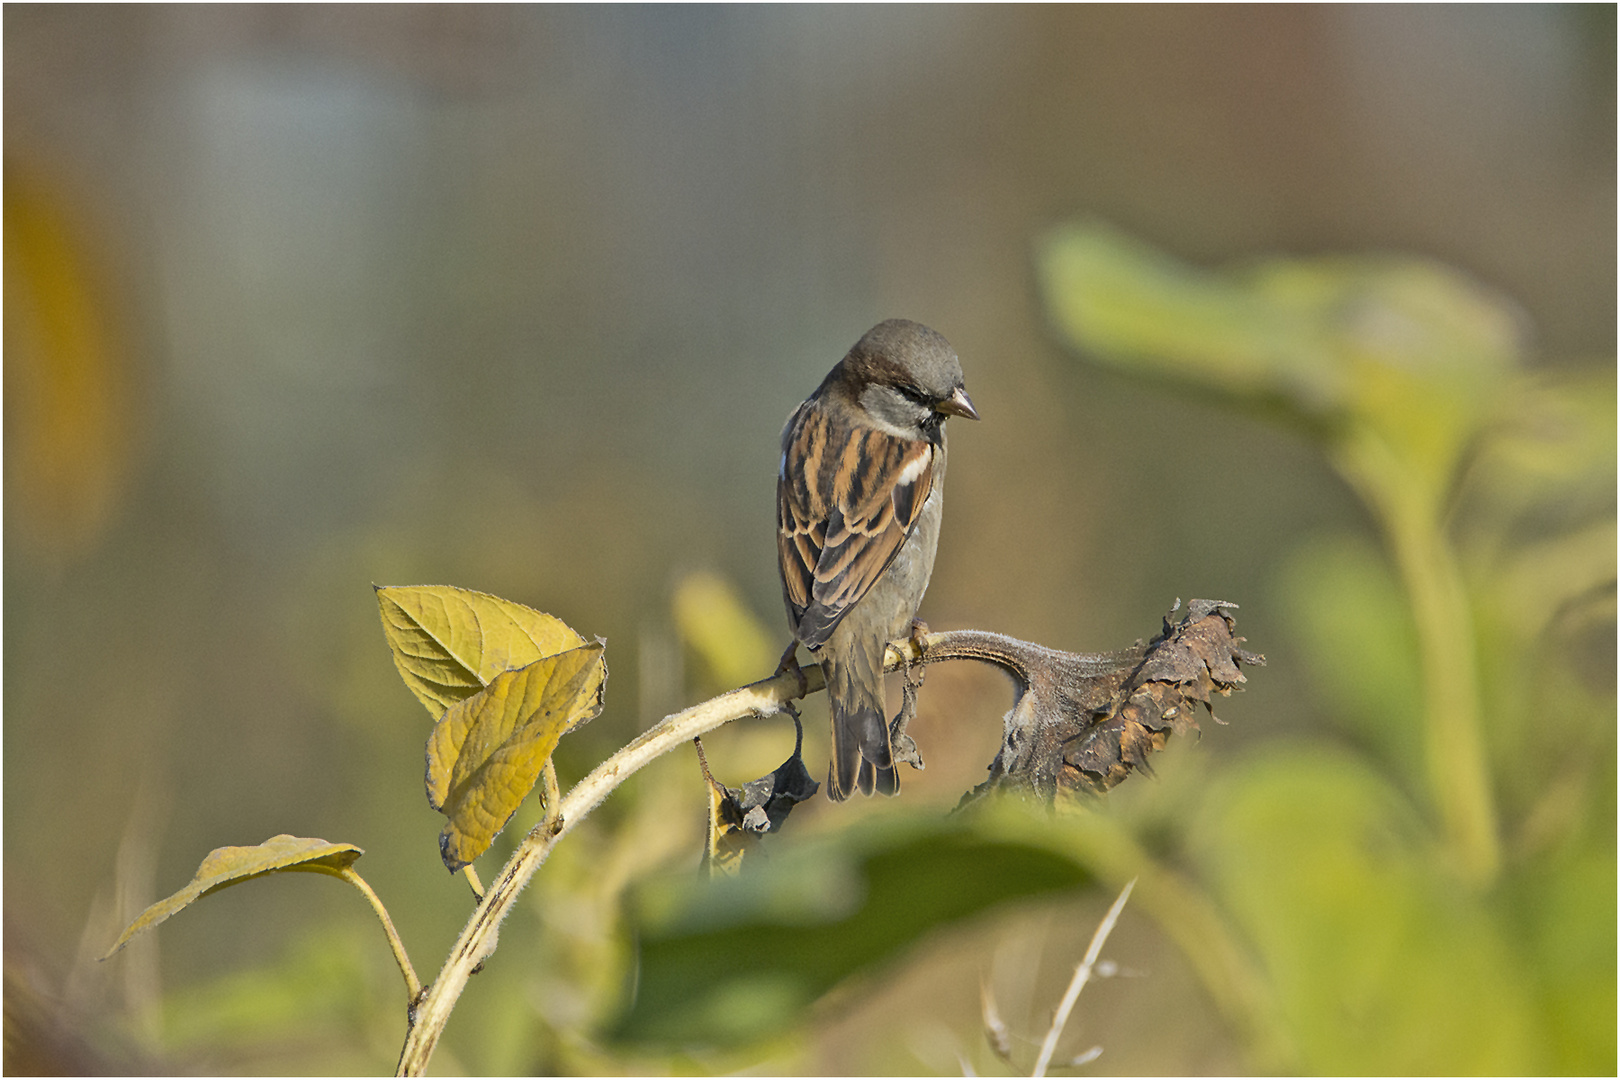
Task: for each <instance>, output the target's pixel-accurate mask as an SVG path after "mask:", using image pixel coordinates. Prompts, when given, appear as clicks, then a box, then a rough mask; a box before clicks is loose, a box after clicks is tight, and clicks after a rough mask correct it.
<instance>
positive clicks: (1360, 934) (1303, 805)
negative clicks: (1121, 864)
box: [1189, 749, 1546, 1075]
mask: <svg viewBox="0 0 1620 1080" xmlns="http://www.w3.org/2000/svg"><path fill="white" fill-rule="evenodd" d="M1425 832H1426V829H1425V826H1424V824H1423V822H1422V821H1421V819H1420V818H1419V816H1418V815H1417V814H1416V813H1415V812H1414V810H1413V809H1412V808H1411V807H1410V806H1408V805H1407V804H1406V803H1405V801H1404V800H1403V799H1402V798H1401V796H1400V795H1399V793H1398V792H1396V791H1395V789H1394V788H1393V787H1392V786H1391V785H1390V784H1388V783H1387V782H1386V781H1385V780H1384V779H1383V778H1382V777H1380V776H1378V775H1377V774H1375V773H1373V772H1372V771H1370V770H1369V769H1367V768H1366V767H1365V766H1363V765H1361V764H1360V763H1358V762H1356V761H1355V760H1354V759H1351V758H1348V757H1345V756H1340V755H1337V754H1334V753H1328V752H1323V751H1306V750H1303V749H1299V750H1274V751H1272V752H1271V753H1269V754H1267V755H1265V756H1264V757H1263V758H1260V759H1259V760H1257V761H1254V762H1252V763H1250V764H1248V765H1246V766H1242V767H1239V768H1237V769H1235V770H1233V771H1232V772H1230V773H1228V774H1227V775H1226V776H1225V777H1224V778H1223V779H1222V780H1221V781H1220V782H1219V783H1218V784H1217V785H1216V786H1215V787H1214V789H1213V791H1212V795H1211V798H1210V801H1209V804H1208V806H1207V808H1206V810H1205V812H1204V813H1203V814H1202V815H1200V818H1199V823H1198V828H1197V830H1196V834H1195V835H1194V837H1193V838H1192V842H1191V844H1190V845H1189V850H1192V851H1194V852H1196V853H1197V855H1198V857H1199V859H1200V861H1201V863H1202V864H1203V867H1204V871H1205V875H1206V877H1207V878H1208V879H1209V880H1210V881H1211V882H1212V883H1213V884H1214V887H1215V889H1216V892H1217V894H1218V896H1219V897H1220V899H1221V901H1222V902H1223V906H1224V907H1225V908H1226V909H1227V910H1228V911H1229V912H1230V913H1231V915H1232V916H1233V918H1234V919H1235V921H1236V923H1237V924H1238V926H1239V927H1240V928H1241V929H1242V931H1243V932H1244V933H1245V934H1246V935H1247V936H1248V938H1249V940H1250V941H1251V942H1252V943H1253V945H1254V947H1255V949H1256V950H1257V952H1258V954H1259V956H1260V958H1261V960H1262V962H1263V963H1264V965H1265V967H1266V969H1267V970H1268V972H1269V974H1270V976H1271V979H1272V982H1273V984H1274V986H1275V988H1276V1000H1277V1001H1278V1002H1279V1003H1280V1006H1281V1009H1282V1013H1283V1020H1284V1022H1285V1023H1286V1024H1287V1025H1288V1027H1289V1028H1290V1029H1291V1031H1292V1034H1293V1038H1294V1041H1295V1044H1296V1045H1297V1046H1298V1048H1299V1051H1300V1054H1301V1058H1302V1062H1303V1068H1304V1071H1306V1072H1309V1073H1326V1074H1348V1075H1391V1074H1393V1075H1431V1074H1450V1075H1475V1074H1481V1073H1491V1074H1497V1073H1509V1074H1516V1073H1532V1074H1533V1073H1539V1072H1543V1071H1545V1067H1546V1057H1545V1052H1546V1046H1545V1043H1544V1041H1543V1033H1542V1031H1541V1029H1540V1025H1539V1024H1538V1022H1537V1021H1538V1017H1537V1015H1536V1010H1535V1007H1534V1003H1533V1000H1532V998H1531V995H1530V993H1529V990H1528V987H1527V982H1528V980H1527V978H1526V975H1527V973H1526V972H1525V971H1524V970H1522V969H1521V967H1520V965H1519V963H1518V962H1517V958H1516V955H1515V953H1514V951H1513V950H1512V949H1511V948H1510V947H1509V945H1508V942H1507V941H1506V940H1505V939H1504V936H1503V932H1502V927H1501V925H1500V923H1499V921H1498V920H1497V919H1496V918H1495V917H1494V914H1495V913H1494V911H1493V910H1492V908H1491V906H1490V905H1489V903H1488V902H1487V901H1486V900H1484V899H1482V898H1481V897H1480V896H1479V895H1478V894H1477V893H1473V892H1471V891H1469V890H1468V889H1467V888H1466V887H1464V886H1463V885H1462V884H1460V882H1459V881H1458V880H1457V878H1456V876H1455V874H1454V873H1453V872H1452V871H1451V870H1450V869H1449V868H1448V867H1447V866H1446V864H1445V860H1444V857H1443V855H1442V854H1441V852H1440V851H1439V850H1438V849H1436V848H1435V847H1433V846H1432V841H1428V840H1426V839H1424V834H1425Z"/></svg>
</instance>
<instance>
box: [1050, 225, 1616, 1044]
mask: <svg viewBox="0 0 1620 1080" xmlns="http://www.w3.org/2000/svg"><path fill="white" fill-rule="evenodd" d="M1039 262H1040V273H1041V281H1042V285H1043V288H1044V290H1045V294H1046V299H1047V304H1048V309H1049V311H1050V312H1051V315H1052V318H1053V321H1054V323H1055V324H1056V326H1057V329H1058V330H1059V332H1060V333H1061V334H1062V335H1063V336H1064V337H1065V338H1066V340H1067V341H1068V342H1069V343H1070V345H1071V346H1072V347H1073V348H1075V349H1076V350H1077V351H1078V352H1079V353H1080V354H1082V355H1083V356H1085V357H1086V358H1087V359H1089V360H1091V361H1093V362H1097V363H1101V364H1106V365H1109V366H1113V367H1116V368H1119V369H1121V370H1123V371H1126V372H1128V373H1130V374H1132V375H1140V376H1143V377H1147V378H1151V379H1156V380H1160V381H1162V382H1167V383H1171V384H1179V385H1182V386H1185V387H1187V388H1189V389H1191V390H1193V391H1194V392H1197V393H1201V394H1208V393H1211V392H1213V393H1215V394H1218V395H1221V396H1224V397H1227V398H1229V399H1230V400H1232V401H1233V402H1234V403H1237V404H1239V405H1241V406H1243V407H1250V408H1259V409H1261V410H1263V411H1265V412H1267V413H1268V414H1271V415H1275V416H1278V417H1280V418H1282V419H1284V420H1286V421H1290V422H1293V423H1294V424H1296V425H1297V426H1298V427H1299V428H1300V429H1301V430H1303V431H1305V432H1307V433H1308V435H1309V437H1311V438H1313V439H1314V440H1315V441H1316V442H1317V443H1318V445H1319V446H1320V447H1321V448H1322V450H1323V451H1324V453H1326V455H1327V456H1328V458H1329V460H1330V461H1331V462H1332V463H1333V465H1334V466H1335V467H1336V468H1337V470H1338V471H1339V472H1340V474H1341V475H1342V476H1343V477H1344V478H1345V480H1346V482H1347V483H1349V485H1350V486H1351V487H1352V488H1353V489H1354V490H1355V491H1356V493H1357V494H1358V495H1359V496H1360V497H1361V499H1362V500H1363V501H1364V502H1365V503H1366V504H1367V506H1368V509H1369V510H1370V511H1371V512H1372V515H1373V519H1374V520H1375V522H1376V523H1377V525H1378V526H1379V529H1380V535H1379V540H1380V541H1381V543H1380V545H1379V546H1374V545H1373V544H1372V543H1370V542H1369V541H1368V540H1367V539H1366V538H1364V537H1361V536H1351V535H1341V536H1327V537H1321V538H1319V539H1318V540H1317V541H1315V542H1312V543H1310V544H1308V545H1307V546H1304V547H1302V548H1301V549H1300V550H1298V551H1297V552H1295V554H1294V555H1293V556H1292V557H1291V558H1290V559H1289V560H1288V561H1287V562H1285V563H1284V564H1283V565H1282V566H1280V567H1279V568H1278V581H1279V588H1278V595H1279V596H1280V597H1281V598H1282V600H1283V602H1284V603H1285V604H1287V605H1288V607H1289V609H1290V611H1291V612H1292V626H1293V628H1294V631H1295V633H1296V635H1297V638H1298V640H1297V642H1296V645H1297V646H1298V648H1299V649H1300V650H1301V651H1302V652H1303V654H1304V656H1305V657H1306V659H1307V662H1308V663H1309V665H1310V667H1311V672H1312V675H1313V676H1314V678H1315V680H1316V681H1317V683H1318V684H1319V685H1320V687H1321V688H1322V690H1323V691H1324V694H1323V699H1324V700H1326V701H1329V702H1331V703H1332V705H1331V716H1330V717H1324V719H1327V720H1331V722H1333V723H1334V724H1335V725H1337V726H1338V728H1339V730H1340V731H1342V732H1343V733H1344V734H1346V735H1348V736H1349V738H1350V742H1351V743H1352V744H1353V745H1354V746H1355V747H1356V750H1355V752H1350V751H1348V750H1346V749H1342V748H1340V749H1332V748H1331V747H1330V746H1329V745H1325V744H1326V743H1327V742H1328V740H1330V739H1331V733H1330V732H1324V733H1323V735H1324V739H1323V740H1313V741H1312V742H1310V743H1307V744H1304V745H1298V746H1275V747H1269V748H1267V749H1265V750H1264V751H1263V752H1260V753H1257V754H1256V755H1255V756H1254V758H1253V760H1250V761H1248V762H1246V763H1244V764H1242V765H1240V766H1238V767H1235V768H1232V769H1229V770H1227V771H1226V772H1224V773H1223V774H1222V775H1219V776H1218V777H1215V778H1213V779H1212V780H1211V781H1210V783H1209V785H1208V792H1207V798H1206V800H1205V802H1204V804H1203V805H1202V806H1201V807H1200V808H1199V809H1198V811H1197V813H1196V814H1195V815H1194V819H1193V820H1194V821H1195V824H1194V825H1193V826H1192V827H1191V829H1190V831H1189V833H1188V835H1187V839H1186V848H1185V850H1186V852H1187V854H1188V855H1189V856H1190V857H1191V860H1192V862H1193V863H1194V864H1195V865H1196V866H1197V868H1198V871H1199V877H1200V878H1201V879H1202V881H1203V884H1204V886H1205V887H1206V888H1207V889H1208V890H1209V891H1210V892H1211V893H1212V894H1213V896H1214V897H1215V899H1216V900H1217V902H1218V903H1219V905H1220V907H1221V908H1222V910H1223V911H1224V913H1225V915H1226V917H1227V918H1228V919H1229V920H1230V921H1231V923H1232V924H1233V925H1234V926H1235V927H1236V929H1237V930H1238V932H1239V933H1240V934H1241V935H1242V938H1243V939H1244V940H1245V941H1246V942H1247V943H1248V947H1249V949H1251V950H1252V952H1253V954H1254V955H1255V956H1257V957H1258V958H1259V960H1260V963H1261V965H1262V967H1263V970H1264V972H1265V975H1266V978H1267V979H1268V980H1269V982H1270V983H1271V984H1272V987H1273V989H1274V991H1275V992H1274V994H1272V995H1271V996H1270V999H1269V1000H1273V1001H1275V1002H1277V1003H1279V1004H1278V1005H1277V1006H1276V1012H1275V1015H1272V1016H1269V1017H1264V1018H1261V1023H1260V1025H1259V1026H1261V1027H1271V1028H1273V1029H1275V1030H1277V1031H1279V1032H1280V1033H1281V1038H1282V1042H1281V1045H1286V1046H1289V1047H1291V1051H1290V1053H1291V1055H1292V1060H1290V1061H1287V1062H1285V1063H1284V1064H1285V1065H1286V1067H1288V1068H1291V1069H1301V1070H1304V1071H1310V1072H1328V1073H1435V1072H1440V1073H1491V1072H1566V1071H1572V1072H1595V1073H1608V1072H1613V1071H1614V1068H1615V921H1614V910H1615V833H1614V813H1615V771H1614V760H1615V753H1614V751H1615V745H1614V738H1615V723H1614V718H1615V710H1614V697H1613V672H1612V668H1607V670H1605V667H1606V666H1605V665H1603V664H1602V663H1594V661H1593V658H1595V657H1597V656H1601V655H1603V654H1604V653H1607V654H1608V655H1609V656H1610V657H1612V655H1613V641H1614V637H1613V623H1614V611H1615V607H1614V585H1615V557H1614V555H1615V515H1614V491H1615V411H1614V402H1615V385H1614V369H1613V367H1612V366H1606V367H1604V368H1602V369H1597V370H1580V369H1576V370H1558V371H1539V372H1538V371H1533V370H1531V369H1529V368H1527V366H1526V363H1525V361H1526V357H1525V348H1524V345H1523V343H1522V332H1521V328H1520V325H1519V317H1518V315H1517V312H1516V309H1515V308H1514V307H1513V306H1512V305H1511V304H1510V303H1508V302H1506V301H1505V300H1503V299H1501V298H1499V297H1496V296H1494V295H1492V294H1491V293H1489V292H1488V291H1487V290H1485V289H1483V288H1481V287H1480V286H1479V285H1477V284H1475V283H1473V282H1471V281H1469V280H1468V279H1466V278H1465V277H1463V276H1462V275H1460V274H1457V273H1455V272H1453V271H1450V270H1448V269H1446V268H1444V267H1441V266H1438V265H1436V264H1433V263H1430V262H1423V261H1417V260H1402V259H1392V258H1376V259H1373V258H1368V259H1349V258H1322V259H1309V260H1282V259H1278V260H1272V261H1267V262H1259V263H1255V264H1252V265H1249V266H1246V267H1242V268H1238V269H1236V270H1232V271H1230V272H1226V273H1211V272H1205V271H1202V270H1199V269H1196V268H1193V267H1190V266H1186V265H1183V264H1180V263H1177V262H1175V261H1174V260H1172V259H1170V258H1169V257H1167V256H1165V255H1163V254H1161V253H1159V252H1156V251H1153V250H1151V249H1149V248H1147V247H1146V246H1144V245H1143V244H1141V243H1139V242H1137V241H1135V240H1133V239H1131V238H1128V237H1125V236H1123V235H1121V234H1119V233H1117V232H1115V231H1114V230H1112V229H1110V228H1108V227H1106V226H1101V225H1096V224H1083V225H1076V226H1071V227H1068V228H1065V229H1060V230H1058V231H1056V232H1054V233H1052V234H1051V235H1049V236H1048V237H1046V238H1045V240H1044V242H1043V244H1042V245H1041V248H1040V255H1039ZM1227 464H1228V467H1229V468H1232V469H1244V468H1263V463H1252V464H1251V463H1243V462H1230V463H1227Z"/></svg>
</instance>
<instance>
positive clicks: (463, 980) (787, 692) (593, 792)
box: [397, 665, 826, 1076]
mask: <svg viewBox="0 0 1620 1080" xmlns="http://www.w3.org/2000/svg"><path fill="white" fill-rule="evenodd" d="M804 678H805V685H804V687H803V689H802V691H801V687H800V683H799V679H798V677H797V676H795V675H794V674H793V673H792V672H784V673H782V674H779V675H776V676H773V677H772V678H769V679H764V680H761V681H760V682H757V683H753V684H751V685H749V686H745V687H743V688H742V689H740V690H733V691H731V692H730V693H728V694H722V695H720V696H719V697H717V698H711V699H710V700H708V701H706V702H704V703H703V704H701V705H694V706H693V707H692V708H690V709H687V710H685V711H684V712H678V713H675V714H674V715H672V716H667V717H665V718H664V719H663V720H661V721H659V722H658V723H657V724H656V725H654V726H653V727H652V728H649V729H648V730H647V731H645V732H643V733H642V734H641V735H639V736H638V737H637V738H636V739H635V740H633V741H632V742H631V743H630V744H629V745H627V746H625V747H624V748H623V749H622V750H620V751H619V752H618V753H616V754H614V755H613V756H612V757H610V758H608V759H607V760H606V761H604V762H602V764H600V765H598V766H597V767H596V768H595V769H594V770H593V771H592V772H591V773H590V775H588V776H586V777H585V779H583V780H581V781H580V782H579V783H577V784H575V785H574V787H573V788H572V789H570V790H569V792H568V794H567V795H565V796H563V797H562V799H561V800H559V801H558V802H557V803H556V804H555V811H554V812H550V813H547V815H546V817H545V819H544V820H542V821H541V822H540V823H539V824H538V825H536V826H535V827H534V828H533V829H531V830H530V831H529V834H528V835H527V836H525V837H524V838H523V842H522V843H521V844H519V845H518V849H517V851H516V852H514V853H513V855H512V857H511V858H510V859H509V860H507V863H506V865H505V866H504V867H502V868H501V872H500V874H499V876H497V877H496V878H495V880H494V881H493V882H491V883H490V887H489V890H488V891H487V892H486V893H485V895H484V899H483V902H482V903H480V904H479V905H478V908H477V910H475V911H474V912H473V915H472V918H471V919H469V920H468V922H467V925H466V927H465V928H464V929H463V930H462V931H461V936H460V937H459V938H457V939H456V943H455V946H454V947H453V948H452V949H451V950H450V955H449V957H448V958H447V959H446V960H445V964H444V967H443V969H441V970H440V972H439V977H438V978H437V979H435V980H434V981H433V985H432V986H431V987H429V988H428V991H427V994H426V995H425V996H424V997H423V998H422V1000H421V1001H420V1003H419V1004H417V1006H416V1007H415V1008H413V1009H412V1010H411V1026H410V1030H409V1032H407V1034H406V1036H405V1045H404V1047H403V1048H402V1049H401V1051H400V1056H399V1067H398V1070H397V1075H399V1076H420V1075H421V1074H422V1072H423V1070H425V1069H426V1068H427V1063H428V1060H429V1058H431V1057H432V1056H433V1050H434V1048H435V1047H437V1046H438V1043H439V1037H440V1036H441V1035H442V1034H443V1033H444V1026H445V1024H446V1023H447V1022H448V1021H449V1019H450V1013H451V1011H452V1010H453V1009H454V1008H455V1005H456V1001H457V1000H458V999H459V998H460V997H461V992H462V991H463V990H464V989H465V988H466V986H467V980H468V979H469V978H471V977H472V973H473V971H474V970H476V969H477V967H478V966H479V965H480V964H482V963H483V962H484V960H485V959H486V958H488V957H489V955H490V954H491V953H493V952H494V951H495V947H496V939H497V934H498V931H499V929H500V925H501V921H502V920H503V919H505V918H506V914H507V912H508V911H510V910H511V908H512V904H513V902H514V901H516V900H517V897H518V894H519V893H520V892H522V891H523V887H524V886H525V885H527V884H528V883H529V879H530V878H532V877H533V876H534V873H535V871H536V870H538V869H540V866H541V865H542V864H543V863H544V862H545V861H546V857H547V856H548V855H550V854H551V849H552V848H553V847H555V846H556V844H557V842H558V841H559V840H561V839H562V838H563V837H564V836H566V835H567V834H568V832H569V831H570V830H571V829H572V828H573V827H574V826H575V825H577V824H579V822H580V821H582V820H584V819H585V817H586V816H587V815H588V814H590V812H591V811H592V810H594V809H596V807H597V806H599V805H601V803H602V800H604V799H606V798H607V797H608V795H610V794H611V793H612V792H613V790H614V789H615V788H617V787H618V786H619V785H620V784H622V783H624V782H625V781H626V780H627V779H629V778H630V776H631V775H633V774H634V773H635V772H636V771H637V770H639V769H641V768H642V767H643V766H645V765H646V764H648V763H649V762H651V761H653V760H654V759H656V758H658V757H659V756H660V755H662V754H665V753H667V752H669V751H670V750H673V749H675V748H676V747H678V746H681V745H682V744H684V743H686V742H687V741H689V740H691V739H693V738H695V737H697V736H699V735H702V734H703V733H704V732H707V731H713V730H714V729H715V728H717V727H721V726H723V725H725V724H728V723H730V722H731V721H733V720H740V719H742V718H744V717H747V716H767V715H770V714H771V713H774V712H777V711H779V710H780V709H781V708H782V706H783V705H784V704H785V703H786V702H788V701H790V700H792V699H793V698H796V697H799V696H801V693H804V694H808V693H814V692H815V691H817V690H820V689H823V688H824V687H825V685H826V683H825V680H824V679H823V676H822V674H821V668H820V666H819V665H818V666H815V667H808V668H805V669H804Z"/></svg>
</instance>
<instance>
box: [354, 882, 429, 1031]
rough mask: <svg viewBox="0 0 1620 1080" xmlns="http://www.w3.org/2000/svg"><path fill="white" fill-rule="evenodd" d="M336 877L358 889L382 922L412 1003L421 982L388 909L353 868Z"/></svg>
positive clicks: (418, 991) (418, 995) (419, 994)
mask: <svg viewBox="0 0 1620 1080" xmlns="http://www.w3.org/2000/svg"><path fill="white" fill-rule="evenodd" d="M337 876H338V877H340V878H342V879H343V880H344V881H347V882H348V883H349V884H350V885H353V886H354V887H355V888H357V889H359V890H360V892H361V894H362V895H364V896H365V898H366V900H367V901H368V902H369V903H370V904H371V909H372V910H373V911H375V912H376V913H377V918H378V919H379V920H380V921H381V922H382V927H383V933H384V934H386V935H388V947H389V948H390V949H393V950H394V961H395V962H396V963H397V964H399V973H400V974H401V975H403V976H405V993H406V995H407V997H408V998H409V999H410V1000H411V1001H412V1002H414V1001H415V1000H416V999H417V998H419V997H421V996H422V980H420V979H418V978H417V977H416V969H415V968H413V967H412V966H411V958H410V957H409V956H407V955H406V954H405V943H404V942H403V941H401V940H400V939H399V931H397V930H395V929H394V920H393V919H391V918H389V917H388V909H387V908H385V907H383V902H382V899H381V898H380V897H378V895H377V894H376V893H375V892H374V891H372V888H371V886H370V885H367V884H366V880H365V878H362V877H361V876H360V875H359V874H357V873H355V871H354V867H352V866H345V867H344V868H343V869H342V870H339V871H338V875H337Z"/></svg>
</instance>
